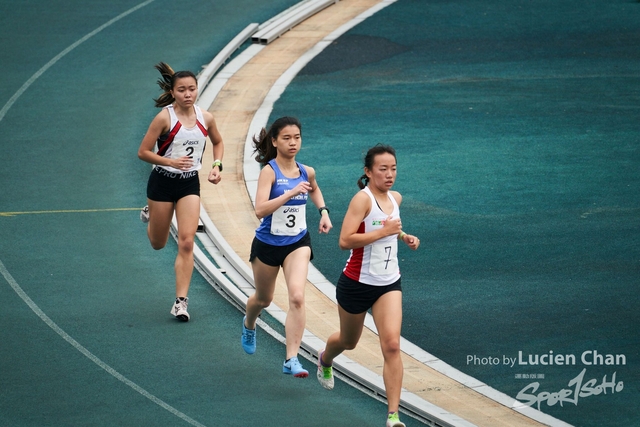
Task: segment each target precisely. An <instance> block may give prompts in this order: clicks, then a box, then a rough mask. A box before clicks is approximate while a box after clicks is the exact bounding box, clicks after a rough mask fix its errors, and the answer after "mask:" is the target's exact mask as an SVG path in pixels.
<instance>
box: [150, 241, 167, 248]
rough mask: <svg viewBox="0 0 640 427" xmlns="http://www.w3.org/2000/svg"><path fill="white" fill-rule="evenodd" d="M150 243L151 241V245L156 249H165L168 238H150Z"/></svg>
mask: <svg viewBox="0 0 640 427" xmlns="http://www.w3.org/2000/svg"><path fill="white" fill-rule="evenodd" d="M149 243H151V247H152V248H153V249H155V250H156V251H159V250H160V249H163V248H164V247H165V246H167V239H165V240H158V239H152V238H149Z"/></svg>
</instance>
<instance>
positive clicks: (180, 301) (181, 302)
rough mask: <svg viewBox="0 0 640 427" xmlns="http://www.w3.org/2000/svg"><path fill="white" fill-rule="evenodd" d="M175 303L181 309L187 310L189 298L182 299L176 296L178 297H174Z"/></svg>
mask: <svg viewBox="0 0 640 427" xmlns="http://www.w3.org/2000/svg"><path fill="white" fill-rule="evenodd" d="M176 304H177V305H178V306H180V308H181V309H183V310H185V311H186V310H187V306H188V304H189V299H188V298H184V299H179V298H178V299H176Z"/></svg>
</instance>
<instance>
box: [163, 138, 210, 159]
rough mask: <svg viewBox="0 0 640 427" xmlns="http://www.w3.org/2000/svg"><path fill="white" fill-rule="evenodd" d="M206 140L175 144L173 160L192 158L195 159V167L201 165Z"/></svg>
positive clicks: (184, 141) (187, 140) (189, 140)
mask: <svg viewBox="0 0 640 427" xmlns="http://www.w3.org/2000/svg"><path fill="white" fill-rule="evenodd" d="M204 143H205V139H204V138H203V139H197V138H194V139H182V140H177V141H174V142H173V149H172V151H171V158H172V159H179V158H180V157H185V156H186V157H190V158H192V159H193V163H194V165H196V164H199V163H200V159H201V158H202V152H203V151H204Z"/></svg>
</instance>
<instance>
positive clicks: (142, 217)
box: [140, 206, 149, 224]
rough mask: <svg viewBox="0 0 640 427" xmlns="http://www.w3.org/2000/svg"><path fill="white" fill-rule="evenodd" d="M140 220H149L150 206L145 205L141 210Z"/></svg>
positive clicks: (145, 221)
mask: <svg viewBox="0 0 640 427" xmlns="http://www.w3.org/2000/svg"><path fill="white" fill-rule="evenodd" d="M140 221H142V222H144V223H145V224H146V223H147V222H149V206H145V207H144V208H142V210H141V211H140Z"/></svg>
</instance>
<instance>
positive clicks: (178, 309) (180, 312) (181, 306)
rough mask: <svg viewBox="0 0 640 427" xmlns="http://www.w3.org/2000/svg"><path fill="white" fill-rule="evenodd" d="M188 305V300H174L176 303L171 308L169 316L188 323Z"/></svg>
mask: <svg viewBox="0 0 640 427" xmlns="http://www.w3.org/2000/svg"><path fill="white" fill-rule="evenodd" d="M188 305H189V298H182V299H180V298H176V302H175V303H174V304H173V307H171V314H173V315H174V316H176V318H177V319H179V320H182V321H183V322H188V321H189V318H190V316H189V313H187V306H188Z"/></svg>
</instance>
